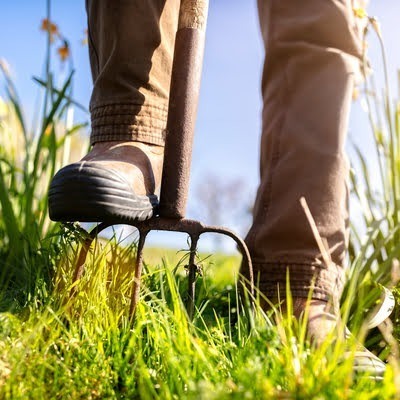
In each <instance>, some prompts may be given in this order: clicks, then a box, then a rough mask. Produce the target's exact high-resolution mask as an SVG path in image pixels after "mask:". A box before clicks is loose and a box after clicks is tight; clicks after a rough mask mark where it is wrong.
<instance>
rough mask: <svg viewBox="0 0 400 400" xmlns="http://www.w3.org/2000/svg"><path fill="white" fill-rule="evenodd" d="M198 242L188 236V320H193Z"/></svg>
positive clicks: (196, 236)
mask: <svg viewBox="0 0 400 400" xmlns="http://www.w3.org/2000/svg"><path fill="white" fill-rule="evenodd" d="M198 240H199V236H198V235H191V236H190V256H189V265H188V301H187V305H186V308H187V313H188V316H189V319H190V320H192V319H193V315H194V300H195V295H196V274H197V265H196V251H197V242H198Z"/></svg>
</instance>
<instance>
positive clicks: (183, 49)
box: [159, 0, 208, 218]
mask: <svg viewBox="0 0 400 400" xmlns="http://www.w3.org/2000/svg"><path fill="white" fill-rule="evenodd" d="M207 10H208V0H182V1H181V7H180V15H179V29H178V31H177V34H176V39H175V51H174V61H173V66H172V76H171V88H170V96H169V106H168V119H167V135H166V140H165V150H164V166H163V175H162V176H163V177H162V183H161V195H160V207H159V215H160V216H162V217H168V218H184V217H185V210H186V203H187V197H188V189H189V178H190V165H191V160H192V146H193V138H194V130H195V123H196V115H197V105H198V99H199V88H200V79H201V70H202V64H203V54H204V43H205V28H206V20H207Z"/></svg>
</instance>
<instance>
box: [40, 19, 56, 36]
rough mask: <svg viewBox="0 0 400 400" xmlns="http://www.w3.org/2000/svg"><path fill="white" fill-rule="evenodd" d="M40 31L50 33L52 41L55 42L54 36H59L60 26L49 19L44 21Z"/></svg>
mask: <svg viewBox="0 0 400 400" xmlns="http://www.w3.org/2000/svg"><path fill="white" fill-rule="evenodd" d="M40 29H41V30H42V31H44V32H48V33H49V35H50V39H51V41H53V39H54V36H57V35H59V32H58V26H57V25H56V24H54V23H53V22H51V21H49V20H48V19H47V18H44V19H42V24H41V25H40Z"/></svg>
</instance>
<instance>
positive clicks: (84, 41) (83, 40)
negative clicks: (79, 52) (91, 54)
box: [81, 29, 88, 46]
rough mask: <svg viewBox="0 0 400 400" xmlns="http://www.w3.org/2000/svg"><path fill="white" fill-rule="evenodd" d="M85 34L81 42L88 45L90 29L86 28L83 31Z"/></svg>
mask: <svg viewBox="0 0 400 400" xmlns="http://www.w3.org/2000/svg"><path fill="white" fill-rule="evenodd" d="M83 34H84V37H83V39H82V40H81V43H82V46H86V45H87V44H88V30H87V29H85V30H84V31H83Z"/></svg>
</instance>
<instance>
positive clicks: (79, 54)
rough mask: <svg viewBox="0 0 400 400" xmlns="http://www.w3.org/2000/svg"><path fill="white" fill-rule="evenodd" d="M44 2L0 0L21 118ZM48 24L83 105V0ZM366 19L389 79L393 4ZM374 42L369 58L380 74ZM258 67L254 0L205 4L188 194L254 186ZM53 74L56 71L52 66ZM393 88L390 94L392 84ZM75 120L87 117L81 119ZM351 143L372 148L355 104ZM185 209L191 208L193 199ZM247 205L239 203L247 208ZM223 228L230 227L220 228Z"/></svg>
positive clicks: (59, 7)
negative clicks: (68, 55)
mask: <svg viewBox="0 0 400 400" xmlns="http://www.w3.org/2000/svg"><path fill="white" fill-rule="evenodd" d="M45 3H46V2H45V1H44V0H13V1H10V0H0V38H1V39H0V58H4V59H6V60H7V62H8V63H9V64H10V66H11V69H12V71H13V75H14V78H15V82H16V85H17V88H18V89H19V92H20V95H21V97H22V99H23V103H24V106H25V108H26V109H27V110H28V114H31V113H32V110H33V108H34V102H35V99H36V98H37V94H38V89H37V86H36V85H35V83H33V81H32V79H31V77H32V76H33V75H35V76H41V75H42V71H43V60H44V54H45V35H44V34H43V32H40V30H39V26H40V22H41V20H42V18H44V16H45V13H46V9H45V8H46V7H45ZM52 9H53V10H52V15H53V17H52V19H53V20H54V22H55V23H57V24H58V26H59V28H60V30H61V31H62V33H63V34H64V35H65V36H66V37H67V38H68V39H69V41H70V43H71V47H72V54H73V60H74V65H75V68H76V76H75V86H74V92H75V98H76V99H77V100H78V101H79V102H80V103H82V104H85V105H87V104H88V102H89V97H90V91H91V78H90V69H89V63H88V58H87V48H86V47H85V46H82V45H81V39H82V38H83V36H84V33H83V32H84V29H85V27H86V15H85V9H84V1H83V0H69V1H65V0H53V2H52ZM369 13H370V14H371V15H376V16H377V17H378V19H379V20H380V21H381V24H382V30H383V36H384V38H385V42H386V46H387V51H388V54H389V64H390V73H391V76H392V79H393V85H394V83H395V78H396V77H395V70H396V68H398V67H400V44H399V43H400V41H399V39H400V24H399V18H400V2H399V1H398V0H375V1H371V4H370V7H369ZM378 54H379V53H378V50H377V46H376V41H372V42H371V44H370V55H371V58H372V59H373V65H374V66H375V69H376V70H377V75H378V77H379V76H380V75H381V74H380V72H379V69H380V65H381V64H380V61H379V60H380V58H379V55H378ZM262 60H263V50H262V45H261V38H260V34H259V30H258V18H257V9H256V1H255V0H212V1H211V4H210V13H209V25H208V32H207V43H206V52H205V62H204V68H203V82H202V88H201V98H200V106H199V116H198V125H197V132H196V138H195V147H194V154H193V167H192V187H194V186H196V184H197V183H198V182H199V181H200V180H201V177H202V176H204V174H205V173H208V172H210V173H215V174H216V175H220V176H222V177H226V179H230V178H232V177H241V178H242V179H243V180H245V181H246V182H247V183H248V185H249V187H250V188H251V191H252V192H253V193H254V192H255V189H256V186H257V183H258V154H259V150H258V142H259V138H260V110H261V98H260V90H259V81H260V75H261V67H262ZM54 65H55V68H56V69H57V68H60V69H61V66H60V65H59V64H58V61H57V62H55V64H54ZM395 88H397V83H396V86H395ZM79 117H80V118H86V117H85V116H83V115H80V116H79ZM349 131H350V136H351V138H352V139H353V140H354V141H355V142H357V143H360V144H361V146H362V147H363V148H364V149H365V151H370V146H371V144H370V143H369V142H368V140H366V138H367V137H370V132H369V130H368V125H367V118H366V116H365V114H364V113H363V111H362V110H361V107H360V106H359V105H358V104H355V105H354V107H353V111H352V116H351V121H350V129H349ZM191 193H192V196H191V199H190V203H189V210H190V209H191V206H190V204H194V203H193V193H194V191H193V190H192V192H191ZM250 201H251V199H246V202H247V203H248V202H250ZM227 223H229V221H227Z"/></svg>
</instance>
